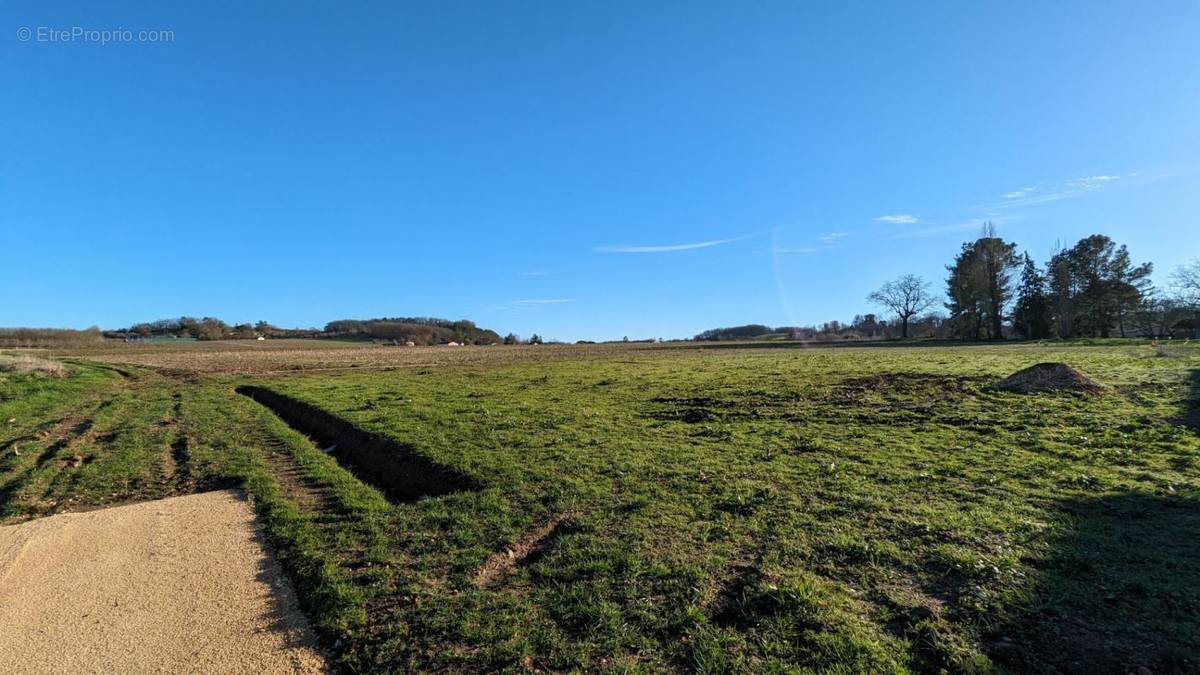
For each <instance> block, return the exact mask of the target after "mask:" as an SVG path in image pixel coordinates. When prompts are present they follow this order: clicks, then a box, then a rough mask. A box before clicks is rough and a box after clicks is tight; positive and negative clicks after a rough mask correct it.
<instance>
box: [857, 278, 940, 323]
mask: <svg viewBox="0 0 1200 675" xmlns="http://www.w3.org/2000/svg"><path fill="white" fill-rule="evenodd" d="M867 300H869V301H871V302H873V303H875V304H877V305H880V306H881V307H886V308H888V309H890V310H891V311H892V312H894V313H895V314H896V316H897V317H898V318H899V319H900V336H901V337H908V320H909V319H911V318H912V317H914V316H916V315H917V314H920V313H921V312H924V311H925V310H927V309H929V308H930V307H932V306H933V304H934V303H935V302H936V299H935V298H934V296H933V293H931V292H930V290H929V283H928V282H926V281H925V280H924V279H922V278H921V277H919V276H917V275H915V274H905V275H904V276H902V277H900V278H899V279H895V280H893V281H889V282H887V283H886V284H884V285H883V287H882V288H880V289H879V290H877V291H875V292H874V293H872V294H870V295H868V296H867Z"/></svg>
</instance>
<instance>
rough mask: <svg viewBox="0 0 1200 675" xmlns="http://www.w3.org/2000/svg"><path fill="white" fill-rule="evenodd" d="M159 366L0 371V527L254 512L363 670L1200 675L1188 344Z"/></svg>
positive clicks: (333, 637)
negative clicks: (1061, 370) (241, 493)
mask: <svg viewBox="0 0 1200 675" xmlns="http://www.w3.org/2000/svg"><path fill="white" fill-rule="evenodd" d="M289 348H294V350H295V353H296V356H295V358H294V360H292V361H289V359H288V357H287V352H288V351H289ZM160 349H161V351H154V349H152V348H148V347H138V348H136V349H131V350H128V351H122V350H121V349H103V350H95V351H94V352H87V351H86V350H84V351H76V352H72V353H71V354H65V353H64V354H58V355H57V356H58V358H59V359H60V360H62V361H63V362H64V363H65V365H66V367H67V370H68V374H67V375H66V376H52V375H48V374H45V373H38V372H28V373H18V372H0V524H5V523H11V522H17V521H20V520H24V519H28V518H32V517H37V516H41V515H45V514H49V513H54V512H57V511H62V510H79V509H85V508H95V507H99V506H103V505H108V504H113V503H120V502H124V501H130V500H137V499H150V498H156V497H161V496H166V495H169V494H179V493H183V492H191V491H198V490H204V489H211V488H214V487H225V486H231V485H233V486H240V487H242V488H243V489H245V490H246V491H247V492H248V493H249V494H250V495H251V496H252V497H253V499H254V502H255V505H256V508H257V509H258V510H259V512H260V514H261V516H262V521H263V523H264V528H265V531H266V533H267V535H268V539H269V541H270V542H271V544H272V546H273V547H274V549H275V551H276V554H277V555H278V557H279V558H280V559H281V561H282V562H283V564H284V566H285V568H286V569H287V570H288V572H289V574H290V575H291V577H292V579H293V582H294V583H295V585H296V587H297V589H298V590H299V592H300V595H301V598H302V602H303V603H304V605H305V607H306V610H307V611H308V613H309V615H310V617H311V618H312V620H313V623H314V625H315V626H316V627H317V629H318V630H319V632H320V633H321V634H322V636H323V637H324V639H325V642H326V647H327V648H328V649H329V651H330V654H331V655H332V658H333V659H334V661H335V663H336V664H337V665H338V667H340V668H342V669H344V670H346V671H348V672H366V671H396V672H411V671H454V672H478V671H481V670H509V671H575V670H585V671H615V672H659V671H701V672H746V671H753V672H834V673H836V672H846V673H853V672H889V673H890V672H896V673H902V672H921V673H929V672H1046V673H1055V672H1064V673H1065V672H1082V671H1090V672H1096V673H1107V672H1113V673H1126V672H1130V671H1135V670H1136V669H1137V668H1139V667H1143V668H1147V669H1150V671H1151V672H1154V673H1160V672H1195V671H1196V670H1198V669H1200V501H1198V500H1200V489H1198V488H1200V420H1198V418H1200V410H1198V408H1197V405H1198V404H1197V399H1198V398H1200V346H1195V345H1178V346H1173V347H1170V348H1168V349H1157V348H1155V347H1153V346H1151V345H1149V344H1146V343H1140V342H1124V341H1107V342H1104V341H1102V342H1096V343H1071V344H1054V343H1047V344H1012V345H963V346H947V345H925V346H922V345H904V344H898V345H895V346H873V347H865V346H864V347H859V346H855V347H824V348H806V347H801V346H798V345H795V344H790V343H771V344H770V345H764V344H745V343H728V344H726V343H721V344H716V345H704V346H701V345H694V344H685V343H681V344H666V345H654V346H646V345H635V346H629V347H620V346H615V347H608V346H595V347H578V348H577V347H552V346H544V347H537V348H524V347H522V348H507V347H491V348H487V347H480V348H461V349H459V350H453V349H442V350H437V349H433V348H431V349H422V348H417V349H413V350H405V349H404V348H377V349H373V350H372V349H371V348H369V347H362V346H354V347H346V346H338V347H336V348H334V347H328V348H326V347H323V346H322V347H320V348H316V347H313V346H311V345H301V344H296V345H291V346H289V347H287V348H285V347H283V346H273V347H271V348H270V351H269V352H268V351H264V352H263V354H264V356H263V358H262V360H261V362H262V363H265V364H267V365H266V366H264V367H261V368H255V367H254V365H253V364H254V363H255V351H254V350H255V349H267V348H264V347H262V346H261V345H258V346H250V347H238V348H236V349H232V350H229V351H221V350H220V349H219V348H217V347H203V348H202V347H187V348H173V347H162V348H160ZM322 349H325V350H326V351H325V352H322ZM189 350H190V351H189ZM1044 361H1059V362H1065V363H1068V364H1070V365H1072V366H1073V367H1075V368H1076V369H1078V370H1079V371H1081V372H1082V373H1084V374H1086V375H1087V376H1089V377H1091V378H1092V379H1094V380H1095V381H1097V382H1099V383H1100V384H1102V385H1103V386H1104V389H1105V390H1104V392H1102V393H1100V394H1096V395H1084V394H1079V393H1069V392H1063V393H1040V394H1028V395H1021V394H1014V393H1008V392H1003V391H998V390H995V389H993V388H992V387H991V385H992V384H994V383H995V382H996V381H998V380H999V379H1001V378H1003V377H1005V376H1007V375H1009V374H1011V373H1012V372H1014V371H1017V370H1019V369H1021V368H1024V367H1026V366H1029V365H1032V364H1034V363H1038V362H1044ZM189 364H197V365H195V367H191V368H189ZM239 392H241V393H239ZM301 431H303V432H304V433H301Z"/></svg>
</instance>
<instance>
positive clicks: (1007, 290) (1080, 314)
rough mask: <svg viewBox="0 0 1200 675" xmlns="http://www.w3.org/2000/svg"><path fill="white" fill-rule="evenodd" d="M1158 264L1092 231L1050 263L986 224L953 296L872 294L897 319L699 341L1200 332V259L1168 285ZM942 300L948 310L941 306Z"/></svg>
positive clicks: (715, 334) (965, 251)
mask: <svg viewBox="0 0 1200 675" xmlns="http://www.w3.org/2000/svg"><path fill="white" fill-rule="evenodd" d="M1153 270H1154V268H1153V266H1152V265H1151V264H1150V263H1148V262H1145V263H1138V262H1134V260H1133V257H1132V256H1131V254H1130V253H1129V250H1128V249H1127V248H1126V247H1125V246H1124V245H1118V244H1117V243H1116V242H1114V241H1113V240H1112V239H1111V238H1109V237H1107V236H1105V235H1102V234H1094V235H1092V236H1090V237H1085V238H1083V239H1081V240H1079V241H1078V242H1077V243H1076V244H1075V245H1074V246H1072V247H1071V248H1064V247H1061V246H1060V247H1058V249H1057V250H1055V251H1054V252H1053V254H1052V255H1051V257H1050V260H1049V261H1047V263H1046V265H1045V266H1044V267H1042V266H1039V265H1038V264H1037V263H1036V262H1035V261H1034V260H1033V258H1032V257H1030V255H1029V254H1028V253H1019V252H1018V250H1017V245H1016V244H1015V243H1013V242H1008V241H1005V240H1004V239H1002V238H1000V237H999V236H997V235H996V230H995V227H993V226H992V225H991V224H986V225H985V226H984V228H983V231H982V232H981V233H980V236H979V237H978V238H977V239H975V240H974V241H970V242H967V243H965V244H963V245H962V249H961V250H960V251H959V252H958V254H957V255H956V256H955V257H954V260H953V261H952V262H951V263H950V264H949V265H947V267H946V271H947V273H948V274H947V278H946V287H945V288H946V290H945V295H944V296H943V295H941V294H938V293H935V292H934V291H933V290H932V289H931V285H930V284H929V283H928V282H926V281H925V280H924V279H922V278H920V277H918V276H916V275H913V274H906V275H903V276H901V277H899V278H897V279H894V280H892V281H889V282H887V283H885V284H884V285H883V286H882V287H880V288H879V289H878V290H876V291H875V292H873V293H871V294H870V295H869V296H867V300H869V301H870V302H871V303H873V304H875V305H878V306H879V307H881V308H883V309H884V310H886V311H887V313H888V315H889V318H888V319H882V318H880V317H878V316H876V315H875V314H861V315H858V316H855V317H854V320H853V321H851V322H850V323H841V322H839V321H828V322H826V323H824V324H821V325H820V326H782V327H775V328H772V327H770V326H766V325H763V324H747V325H744V326H731V327H728V328H714V329H712V330H706V331H704V332H702V333H700V334H698V335H696V336H695V338H693V339H695V340H705V341H720V340H753V339H794V340H813V341H822V340H853V339H868V340H870V339H886V338H907V337H917V338H957V339H961V340H1000V339H1007V338H1013V337H1015V338H1023V339H1045V338H1076V337H1101V338H1104V337H1114V336H1120V337H1129V336H1138V337H1151V338H1174V337H1189V336H1192V335H1196V334H1197V333H1198V332H1200V259H1197V260H1194V261H1192V262H1191V263H1188V264H1187V265H1185V266H1183V267H1181V268H1180V269H1179V270H1177V271H1176V272H1175V273H1174V274H1173V275H1172V277H1171V282H1172V283H1171V287H1170V289H1169V290H1168V291H1161V290H1159V289H1156V288H1155V287H1154V286H1153V285H1152V283H1151V280H1150V275H1151V273H1152V272H1153ZM939 303H943V304H944V306H945V309H946V311H947V314H941V313H939V312H937V311H934V310H933V308H934V307H935V306H936V305H938V304H939Z"/></svg>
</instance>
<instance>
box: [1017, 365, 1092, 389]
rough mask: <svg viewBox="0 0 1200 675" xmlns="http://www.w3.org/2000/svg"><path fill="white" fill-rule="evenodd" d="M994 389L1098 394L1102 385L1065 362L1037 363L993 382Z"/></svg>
mask: <svg viewBox="0 0 1200 675" xmlns="http://www.w3.org/2000/svg"><path fill="white" fill-rule="evenodd" d="M995 388H996V389H1001V390H1003V391H1011V392H1014V393H1017V394H1033V393H1037V392H1043V391H1076V392H1081V393H1084V394H1099V393H1101V392H1102V391H1104V386H1103V385H1101V384H1100V383H1099V382H1096V381H1094V380H1092V379H1091V378H1089V377H1088V376H1087V375H1084V374H1083V373H1081V372H1079V371H1078V370H1075V369H1074V368H1072V367H1071V366H1068V365H1067V364H1065V363H1038V364H1035V365H1032V366H1030V367H1028V368H1026V369H1024V370H1020V371H1017V372H1015V373H1013V374H1012V375H1009V376H1008V377H1006V378H1005V379H1003V380H1001V381H1000V382H997V383H996V384H995Z"/></svg>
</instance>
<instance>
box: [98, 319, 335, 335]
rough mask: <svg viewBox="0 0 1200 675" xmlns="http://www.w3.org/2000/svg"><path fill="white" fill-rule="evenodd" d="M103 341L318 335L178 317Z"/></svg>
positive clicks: (139, 326)
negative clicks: (116, 339)
mask: <svg viewBox="0 0 1200 675" xmlns="http://www.w3.org/2000/svg"><path fill="white" fill-rule="evenodd" d="M104 335H105V337H109V338H118V339H145V338H192V339H195V340H253V339H255V338H257V337H270V338H281V337H318V336H319V335H320V331H318V330H316V329H314V328H307V329H295V328H276V327H275V326H272V325H271V324H269V323H267V322H266V321H259V322H258V323H256V324H249V323H238V324H233V325H230V324H228V323H225V322H224V321H222V320H220V319H218V318H215V317H211V316H206V317H203V318H199V319H197V318H195V317H191V316H181V317H179V318H177V319H159V320H157V321H148V322H144V323H138V324H134V325H133V326H130V327H129V328H122V329H119V330H112V331H106V332H105V333H104Z"/></svg>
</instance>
